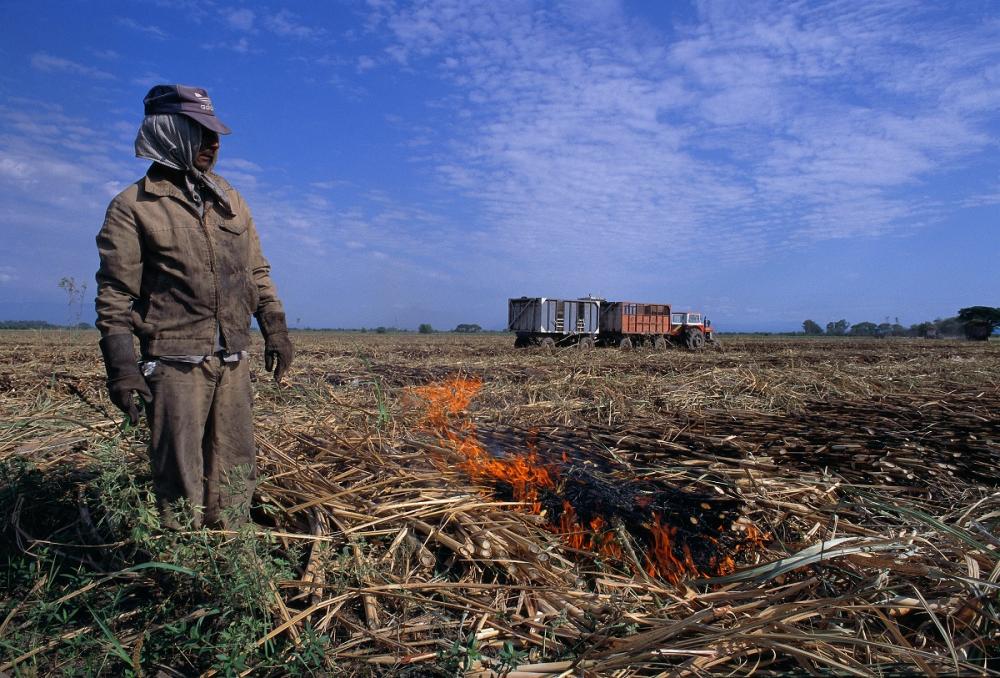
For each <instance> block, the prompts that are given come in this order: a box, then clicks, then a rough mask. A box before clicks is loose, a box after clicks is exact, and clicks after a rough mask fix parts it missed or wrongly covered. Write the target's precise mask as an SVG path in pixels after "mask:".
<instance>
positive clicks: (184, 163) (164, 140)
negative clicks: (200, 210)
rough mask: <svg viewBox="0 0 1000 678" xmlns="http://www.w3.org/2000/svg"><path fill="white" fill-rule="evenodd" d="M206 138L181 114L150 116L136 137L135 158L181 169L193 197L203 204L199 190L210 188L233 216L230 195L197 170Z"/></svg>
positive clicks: (199, 126) (193, 122) (186, 186)
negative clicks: (199, 155) (197, 157)
mask: <svg viewBox="0 0 1000 678" xmlns="http://www.w3.org/2000/svg"><path fill="white" fill-rule="evenodd" d="M203 137H204V128H203V127H202V126H201V125H200V124H198V123H197V122H195V121H194V120H193V119H191V118H189V117H188V116H186V115H183V114H181V113H158V114H154V115H147V116H146V117H145V118H143V120H142V125H141V126H140V127H139V134H138V135H136V137H135V156H136V157H137V158H146V159H147V160H152V161H153V162H156V163H159V164H161V165H165V166H166V167H170V168H172V169H175V170H180V171H181V172H183V173H184V189H185V191H186V192H187V194H188V197H189V198H191V199H192V200H193V201H194V202H195V203H197V204H200V203H201V195H200V193H199V189H201V188H205V189H208V190H209V191H210V192H211V193H212V194H213V195H214V196H215V200H216V201H217V202H218V203H219V204H220V205H221V206H222V207H224V208H225V210H226V211H227V212H229V213H230V214H232V211H233V210H232V208H231V207H230V205H229V200H228V199H227V198H226V192H225V191H224V190H222V189H221V188H220V187H219V185H218V184H216V183H215V182H214V181H212V179H211V178H210V177H209V176H208V174H207V173H205V172H202V171H201V170H200V169H198V168H197V167H195V164H194V159H195V157H196V156H197V155H198V151H199V150H200V149H201V142H202V138H203ZM213 167H214V163H213ZM209 170H211V167H210V168H209Z"/></svg>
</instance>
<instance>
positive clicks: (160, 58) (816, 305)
mask: <svg viewBox="0 0 1000 678" xmlns="http://www.w3.org/2000/svg"><path fill="white" fill-rule="evenodd" d="M0 26H3V29H2V30H3V36H4V37H3V40H0V64H2V68H0V237H2V239H3V247H2V248H0V318H4V319H14V318H17V319H47V320H50V321H54V322H66V320H67V316H68V312H67V308H66V303H65V302H66V299H65V295H64V293H63V292H62V290H60V289H59V288H58V286H57V285H58V282H59V280H60V278H62V277H63V276H73V277H74V278H76V280H77V281H78V282H86V283H87V284H88V290H87V296H88V300H87V303H86V304H85V308H84V313H83V319H84V320H89V319H92V318H93V311H92V303H91V299H92V297H93V291H94V282H93V275H94V271H95V270H96V268H97V253H96V247H95V245H94V236H95V235H96V233H97V230H98V228H99V227H100V224H101V221H102V218H103V214H104V210H105V208H106V206H107V203H108V201H109V200H110V199H111V197H113V196H114V195H115V193H117V192H118V191H119V190H121V189H122V188H124V187H125V186H126V185H128V184H129V183H131V182H132V181H135V180H136V179H137V178H139V177H140V176H141V175H142V174H143V172H144V171H145V167H146V164H145V163H144V162H143V161H140V160H137V159H135V158H134V153H133V150H132V142H133V140H134V137H135V132H136V130H137V128H138V125H139V122H140V120H141V116H142V103H141V102H142V97H143V95H144V94H145V92H146V91H147V89H148V88H149V87H150V86H151V85H153V84H157V83H172V82H180V83H185V84H191V85H199V86H202V87H205V88H207V89H208V91H209V93H210V94H211V96H212V98H213V100H214V103H215V106H216V111H217V112H218V114H219V116H220V117H221V118H222V119H223V120H224V121H225V122H226V123H227V124H228V125H229V126H230V127H232V129H233V134H232V135H231V136H228V137H224V138H223V140H222V149H221V159H220V162H219V165H218V171H219V172H220V173H221V174H223V175H224V176H225V177H227V178H228V179H229V180H230V181H231V182H232V183H233V184H234V185H235V186H237V187H238V188H239V189H240V190H241V192H243V194H244V195H245V197H246V198H247V201H248V202H249V204H250V206H251V209H252V210H253V212H254V216H255V220H256V223H257V226H258V229H259V231H260V234H261V238H262V241H263V245H264V250H265V254H266V255H267V256H268V258H269V259H270V261H271V264H272V267H273V276H274V278H275V281H276V282H277V284H278V287H279V291H280V293H281V295H282V298H283V300H284V303H285V306H286V310H287V313H288V317H289V321H290V323H291V324H293V325H300V326H314V327H315V326H327V327H360V326H368V327H372V326H377V325H397V326H400V327H409V328H415V327H416V326H417V324H419V323H424V322H429V323H431V324H432V325H433V326H434V327H435V328H441V329H447V328H451V327H454V326H455V325H456V324H458V323H463V322H475V323H479V324H481V325H483V326H484V327H487V328H500V327H502V325H503V324H504V322H505V320H506V299H507V298H508V297H511V296H521V295H529V296H536V295H537V296H550V297H558V296H569V297H575V296H581V295H587V294H594V295H597V296H604V297H606V298H611V299H629V300H638V301H650V302H669V303H672V304H674V305H675V307H678V306H683V307H690V308H695V309H700V310H703V311H705V312H706V313H707V314H708V315H709V317H711V318H712V319H713V322H714V324H715V326H716V327H717V328H718V329H720V330H722V331H726V330H748V329H764V330H782V329H795V328H800V327H801V323H802V320H804V319H806V318H812V319H814V320H816V321H818V322H819V323H820V324H821V325H825V324H826V322H828V321H831V320H837V319H839V318H846V319H848V320H849V321H851V322H860V321H863V320H870V321H874V322H881V321H883V320H885V319H886V318H887V317H888V318H891V319H894V318H896V317H898V318H899V319H900V321H901V322H903V323H904V324H911V323H915V322H919V321H922V320H926V319H931V318H934V317H942V316H948V315H953V314H954V313H955V312H956V311H957V310H958V309H959V308H960V307H963V306H969V305H977V304H985V305H991V306H998V305H1000V270H998V261H1000V256H998V255H1000V237H998V234H997V229H998V225H1000V224H998V221H1000V219H998V217H1000V154H998V150H1000V149H998V145H1000V144H998V139H1000V3H998V2H996V1H995V0H966V1H963V2H955V3H930V2H928V3H916V2H895V1H888V2H873V1H859V2H824V3H819V2H815V3H814V2H775V3H768V2H759V3H758V2H704V3H700V2H695V3H684V2H635V1H632V2H629V1H622V2H618V1H615V0H573V1H572V2H563V3H559V2H550V3H539V2H530V1H527V0H505V1H504V2H473V1H471V0H420V1H417V2H396V1H393V0H369V1H368V2H362V1H358V2H347V1H343V2H311V3H306V2H296V3H289V4H285V5H278V4H261V3H249V2H248V3H239V2H215V1H213V0H198V1H197V2H194V1H192V2H188V1H187V0H151V1H148V2H143V1H134V2H112V1H105V2H93V3H85V2H42V3H37V2H36V3H31V2H5V3H2V4H0Z"/></svg>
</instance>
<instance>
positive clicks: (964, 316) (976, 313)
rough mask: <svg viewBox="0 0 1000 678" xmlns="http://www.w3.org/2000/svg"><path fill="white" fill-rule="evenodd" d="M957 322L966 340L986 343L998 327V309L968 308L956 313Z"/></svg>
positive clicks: (999, 315) (989, 307) (986, 307)
mask: <svg viewBox="0 0 1000 678" xmlns="http://www.w3.org/2000/svg"><path fill="white" fill-rule="evenodd" d="M958 322H960V323H961V324H962V331H963V332H964V333H965V336H966V338H967V339H972V340H973V341H987V340H988V339H989V338H990V335H991V334H993V330H994V329H996V328H997V326H1000V308H994V307H992V306H969V307H968V308H963V309H961V310H960V311H959V312H958Z"/></svg>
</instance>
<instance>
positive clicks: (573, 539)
mask: <svg viewBox="0 0 1000 678" xmlns="http://www.w3.org/2000/svg"><path fill="white" fill-rule="evenodd" d="M481 385H482V383H481V382H480V381H478V380H474V379H461V378H456V379H452V380H450V381H448V382H445V383H442V384H434V385H430V386H425V387H419V388H416V389H414V392H415V393H416V394H417V395H419V396H420V397H421V398H422V399H424V401H425V402H426V403H427V424H428V426H429V428H430V429H431V430H432V431H433V432H434V433H435V435H436V436H437V438H438V444H437V445H432V447H433V448H435V449H437V450H438V451H439V452H446V451H448V452H452V453H453V454H454V453H457V455H458V465H459V467H460V468H461V469H462V470H463V471H464V472H465V473H467V474H468V476H469V477H470V478H471V479H472V480H474V481H477V482H481V483H483V484H485V485H487V486H488V487H490V489H491V490H492V492H493V494H494V495H495V496H496V497H497V498H499V499H507V500H511V501H514V502H517V503H519V504H520V505H521V506H522V507H523V508H524V509H526V510H528V511H530V512H532V513H534V514H537V515H539V516H541V517H543V518H544V519H545V521H546V525H547V526H548V528H549V529H550V530H551V531H553V532H555V533H557V534H559V535H560V537H561V538H562V540H563V542H564V543H565V544H566V546H568V547H569V548H570V549H573V550H575V551H578V552H581V553H585V554H589V555H592V556H597V557H600V558H604V559H608V560H612V561H616V562H621V563H624V564H626V565H630V566H631V569H633V570H641V571H642V572H644V573H646V574H648V575H649V576H652V577H659V578H661V579H664V580H666V581H668V582H671V583H674V584H676V583H679V582H680V581H681V580H683V579H686V578H698V577H711V576H719V575H725V574H729V573H731V572H732V571H733V570H734V569H735V568H736V565H737V559H738V558H740V557H750V556H752V555H753V554H754V553H755V552H757V551H758V550H759V548H760V547H761V546H762V545H763V543H764V541H765V535H764V534H763V533H762V532H761V531H760V530H758V529H756V528H755V527H754V526H753V525H752V524H750V523H747V522H745V521H743V520H742V519H741V502H740V500H739V499H737V498H735V497H731V496H725V495H723V496H719V495H718V494H708V493H704V492H701V493H699V492H695V491H692V490H690V489H688V488H679V487H674V486H672V485H670V484H668V483H665V482H663V481H662V480H661V481H655V482H654V481H652V480H648V479H643V478H641V477H637V476H635V474H634V473H633V475H632V477H626V476H625V475H624V474H622V473H621V472H620V470H614V469H610V468H607V465H606V464H603V465H602V464H601V463H600V460H597V461H594V460H591V459H585V458H580V457H581V455H577V454H575V453H574V452H573V451H570V450H566V449H565V448H564V449H561V450H560V449H557V448H552V447H550V446H546V447H545V448H544V449H543V448H542V447H541V446H540V445H539V441H538V440H537V438H535V439H533V437H532V436H528V437H526V438H525V439H524V440H523V441H522V444H521V445H520V446H515V445H511V444H510V442H511V441H509V440H508V441H507V442H506V443H505V444H504V445H502V446H498V445H496V444H490V443H491V441H490V440H489V436H480V435H479V434H478V432H477V430H476V427H475V426H474V424H473V423H472V422H471V420H470V419H469V418H468V417H463V416H461V415H462V413H464V412H465V410H466V408H467V407H468V405H469V403H470V402H471V401H472V399H473V398H474V397H475V395H476V393H477V392H478V390H479V388H480V387H481ZM492 442H493V443H495V441H492ZM448 461H449V463H450V461H451V460H448ZM474 541H475V539H474V538H471V539H470V540H469V542H468V546H467V547H466V549H464V550H461V551H460V552H461V553H462V554H463V555H466V556H471V555H472V551H473V546H472V544H473V543H474ZM514 542H515V543H516V539H515V540H514ZM490 543H492V542H490ZM497 543H504V540H503V539H502V538H501V539H500V540H499V541H498V542H497ZM479 549H480V551H483V550H484V546H483V545H482V544H481V545H480V547H479ZM639 554H641V555H639ZM626 556H627V557H626Z"/></svg>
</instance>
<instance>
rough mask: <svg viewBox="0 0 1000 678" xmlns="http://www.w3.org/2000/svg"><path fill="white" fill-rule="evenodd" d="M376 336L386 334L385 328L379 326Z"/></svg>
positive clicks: (376, 329)
mask: <svg viewBox="0 0 1000 678" xmlns="http://www.w3.org/2000/svg"><path fill="white" fill-rule="evenodd" d="M375 334H385V327H383V326H382V325H379V326H378V327H376V328H375Z"/></svg>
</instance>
